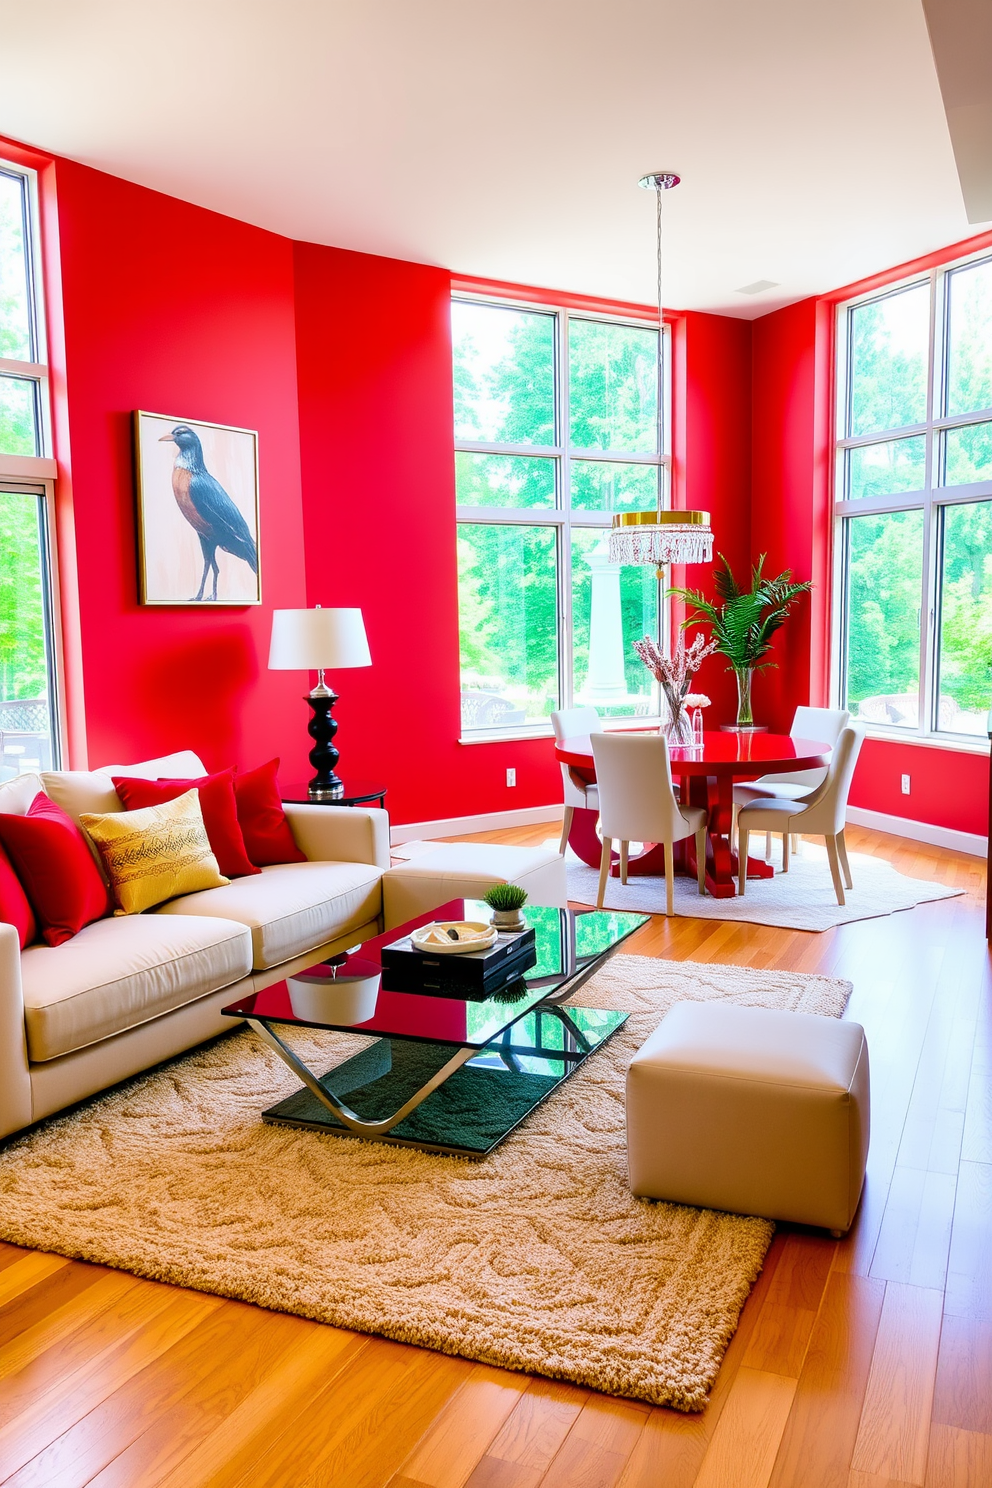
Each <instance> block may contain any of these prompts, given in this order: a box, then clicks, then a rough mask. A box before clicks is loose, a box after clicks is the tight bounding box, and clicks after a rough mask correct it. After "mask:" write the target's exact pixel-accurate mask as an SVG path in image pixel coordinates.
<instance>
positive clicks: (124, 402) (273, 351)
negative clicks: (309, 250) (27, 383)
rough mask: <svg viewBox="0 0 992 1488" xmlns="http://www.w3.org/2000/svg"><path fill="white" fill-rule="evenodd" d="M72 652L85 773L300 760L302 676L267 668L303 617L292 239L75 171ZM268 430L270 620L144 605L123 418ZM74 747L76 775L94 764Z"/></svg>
mask: <svg viewBox="0 0 992 1488" xmlns="http://www.w3.org/2000/svg"><path fill="white" fill-rule="evenodd" d="M56 178H57V198H58V230H59V237H60V260H61V281H62V283H61V288H62V313H63V317H64V331H65V339H64V351H63V352H62V355H63V356H64V376H65V390H66V400H67V406H68V410H69V417H68V441H69V444H68V448H66V446H65V439H64V436H63V440H62V443H61V447H60V448H59V451H58V453H59V457H60V461H61V463H62V466H63V472H64V474H65V475H67V476H68V475H71V501H72V512H71V517H72V522H73V525H74V547H75V557H76V564H77V569H78V591H79V637H80V640H79V645H80V648H81V652H82V670H83V684H84V688H85V717H86V736H87V743H88V753H89V760H90V762H91V763H93V764H97V765H99V764H101V763H107V762H110V761H128V760H136V759H141V758H146V757H148V756H151V755H155V754H160V753H163V752H164V751H168V750H172V749H177V748H181V747H189V748H193V749H195V750H197V752H198V753H200V754H201V756H202V757H203V758H204V760H205V761H206V763H207V764H208V765H209V766H211V767H213V766H219V765H227V764H231V763H236V764H238V765H242V766H250V765H252V764H258V763H260V762H261V761H262V760H263V759H265V758H268V757H271V756H272V755H273V754H277V753H278V754H281V755H283V757H284V760H285V761H286V768H285V769H284V778H285V775H286V772H287V770H288V772H289V774H290V775H292V774H298V773H299V770H300V767H301V766H302V764H303V763H304V761H305V749H304V747H303V746H304V745H305V744H306V743H307V739H306V734H305V731H304V730H305V720H306V716H307V715H306V710H305V708H304V705H303V704H302V702H301V701H300V693H301V692H302V691H303V689H302V688H301V686H300V683H301V681H302V680H303V679H302V678H297V677H295V676H294V675H293V674H289V673H279V672H269V671H268V670H267V669H266V660H267V655H268V640H269V630H270V616H271V611H272V608H273V607H274V606H292V605H302V604H305V603H306V590H305V573H304V564H303V523H302V507H301V492H300V466H299V439H298V421H297V403H296V355H295V353H296V346H295V323H294V309H293V256H292V245H291V244H290V243H289V242H287V241H286V239H284V238H280V237H277V236H276V235H274V234H272V233H266V232H262V231H260V230H259V229H258V228H255V227H251V226H249V225H248V224H246V223H242V222H237V221H234V220H233V219H232V218H229V217H222V216H220V215H218V214H217V213H214V212H207V211H204V210H202V209H201V208H199V207H194V206H190V205H189V204H188V203H185V202H181V201H177V200H175V199H173V198H171V197H168V196H163V195H161V194H160V193H158V192H154V191H149V190H146V189H145V188H143V187H140V186H135V185H132V184H130V183H128V182H126V181H122V180H118V179H117V178H115V177H113V176H109V175H105V174H103V173H101V172H99V171H94V170H90V169H88V168H87V167H85V166H81V165H77V164H75V163H73V162H71V161H59V162H58V164H57V167H56ZM135 408H144V409H148V410H150V411H152V412H161V413H167V414H175V415H178V416H180V417H183V418H189V419H205V420H211V421H214V422H217V423H226V424H234V425H237V426H239V427H241V428H252V429H257V430H258V433H259V461H260V484H261V542H260V552H261V565H262V594H263V600H264V603H263V604H262V605H261V606H260V607H257V608H255V607H245V608H236V609H232V608H227V607H224V608H219V609H218V610H217V611H216V612H215V613H205V612H204V611H203V610H202V609H195V610H191V609H181V608H177V609H155V608H146V607H142V606H140V605H139V604H138V602H137V588H136V557H135V553H136V542H135V514H134V483H133V474H132V454H131V411H132V410H133V409H135ZM79 755H80V750H79V749H78V747H77V749H76V750H75V751H74V758H73V763H74V764H80V763H83V761H82V760H81V759H80V757H79Z"/></svg>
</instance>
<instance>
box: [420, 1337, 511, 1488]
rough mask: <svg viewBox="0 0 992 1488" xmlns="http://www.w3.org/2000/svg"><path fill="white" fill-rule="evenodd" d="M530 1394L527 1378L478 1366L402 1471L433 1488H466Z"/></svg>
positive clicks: (483, 1365)
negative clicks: (464, 1485)
mask: <svg viewBox="0 0 992 1488" xmlns="http://www.w3.org/2000/svg"><path fill="white" fill-rule="evenodd" d="M526 1389H527V1376H526V1375H521V1374H510V1373H508V1372H507V1371H506V1370H504V1369H491V1368H489V1367H488V1366H487V1365H485V1364H476V1365H475V1367H474V1368H473V1370H472V1372H471V1374H470V1375H469V1376H468V1378H467V1379H466V1380H465V1383H464V1384H463V1385H462V1387H461V1389H460V1390H459V1391H458V1394H457V1395H456V1396H455V1397H454V1399H453V1400H451V1401H450V1402H449V1404H448V1405H447V1406H446V1407H445V1409H444V1410H443V1411H442V1412H441V1414H440V1416H438V1418H437V1420H436V1421H434V1422H433V1424H432V1425H431V1426H430V1428H429V1429H428V1431H427V1433H426V1435H425V1436H424V1437H423V1438H422V1439H421V1440H420V1441H419V1442H418V1443H417V1445H416V1447H414V1449H413V1451H412V1452H411V1453H410V1455H409V1457H407V1458H406V1459H405V1460H404V1462H403V1463H402V1464H401V1466H400V1475H401V1476H402V1477H409V1478H413V1479H414V1480H415V1481H416V1482H418V1483H425V1484H427V1485H428V1488H462V1485H463V1484H464V1483H465V1481H466V1479H467V1478H468V1477H469V1475H470V1474H471V1472H472V1470H473V1468H475V1467H476V1466H477V1464H478V1462H479V1460H480V1458H482V1457H483V1455H484V1454H485V1451H486V1448H487V1447H488V1446H489V1444H490V1442H491V1441H492V1440H493V1437H494V1436H495V1435H496V1433H497V1432H498V1431H499V1429H500V1427H501V1426H503V1425H504V1423H505V1422H506V1419H507V1417H508V1416H509V1415H510V1414H511V1413H512V1412H513V1410H514V1407H515V1406H518V1405H519V1403H520V1399H521V1396H522V1395H523V1394H524V1392H525V1391H526Z"/></svg>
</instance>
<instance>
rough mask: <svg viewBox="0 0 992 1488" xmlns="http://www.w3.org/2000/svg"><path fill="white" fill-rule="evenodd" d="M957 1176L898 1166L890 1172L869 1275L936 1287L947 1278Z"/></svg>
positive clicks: (912, 1284)
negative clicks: (890, 1175)
mask: <svg viewBox="0 0 992 1488" xmlns="http://www.w3.org/2000/svg"><path fill="white" fill-rule="evenodd" d="M956 1194H957V1172H956V1171H955V1172H954V1173H929V1172H927V1171H926V1170H924V1169H920V1168H900V1167H897V1168H896V1169H895V1171H894V1172H893V1174H892V1179H891V1182H890V1185H889V1193H888V1198H887V1200H886V1204H885V1210H884V1212H883V1215H882V1224H881V1229H880V1230H879V1236H878V1241H877V1243H876V1245H875V1253H874V1255H873V1257H872V1262H871V1269H870V1271H869V1275H871V1276H876V1277H878V1278H879V1279H880V1280H882V1281H900V1282H906V1283H908V1284H909V1285H910V1286H917V1287H931V1288H939V1289H940V1290H941V1292H942V1291H943V1288H944V1282H945V1281H946V1279H947V1258H948V1255H949V1253H950V1248H951V1221H952V1219H953V1217H954V1201H955V1197H956Z"/></svg>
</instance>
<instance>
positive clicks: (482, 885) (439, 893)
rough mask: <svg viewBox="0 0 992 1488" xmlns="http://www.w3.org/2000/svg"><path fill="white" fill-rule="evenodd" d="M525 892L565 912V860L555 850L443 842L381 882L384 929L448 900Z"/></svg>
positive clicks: (534, 900)
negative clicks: (495, 889)
mask: <svg viewBox="0 0 992 1488" xmlns="http://www.w3.org/2000/svg"><path fill="white" fill-rule="evenodd" d="M498 883H511V884H517V885H518V886H519V887H520V888H522V889H526V891H527V894H528V897H529V898H530V902H531V904H552V905H557V906H558V907H559V908H561V909H564V908H565V905H566V903H567V901H568V885H567V883H566V880H565V859H564V858H562V857H560V856H559V853H558V847H557V844H556V845H555V846H554V847H553V848H549V847H507V846H505V845H504V844H502V843H495V842H442V843H441V844H440V846H438V847H434V848H431V850H430V852H425V853H422V854H421V855H420V856H419V857H416V858H411V859H410V861H409V862H407V863H397V864H396V866H395V867H393V868H389V869H387V870H386V872H385V873H384V874H383V876H382V910H383V917H384V919H385V923H386V929H387V930H392V929H393V928H394V927H395V926H396V925H402V924H403V923H404V922H405V921H406V920H412V919H414V918H415V916H417V915H422V914H426V913H427V912H428V911H430V910H432V909H436V908H437V906H438V905H439V904H446V903H447V901H448V900H449V899H481V898H482V896H483V895H484V894H485V893H486V892H487V890H489V889H491V888H492V886H493V884H498Z"/></svg>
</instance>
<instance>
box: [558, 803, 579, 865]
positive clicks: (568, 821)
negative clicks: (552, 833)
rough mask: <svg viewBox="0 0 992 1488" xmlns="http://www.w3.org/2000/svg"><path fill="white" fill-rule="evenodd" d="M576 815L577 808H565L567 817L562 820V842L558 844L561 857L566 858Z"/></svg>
mask: <svg viewBox="0 0 992 1488" xmlns="http://www.w3.org/2000/svg"><path fill="white" fill-rule="evenodd" d="M574 814H575V807H574V806H566V807H565V815H564V817H563V818H562V823H561V841H560V842H559V844H558V852H559V854H560V855H561V857H564V856H565V849H566V847H567V846H568V834H569V832H570V831H571V830H572V817H573V815H574Z"/></svg>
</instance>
